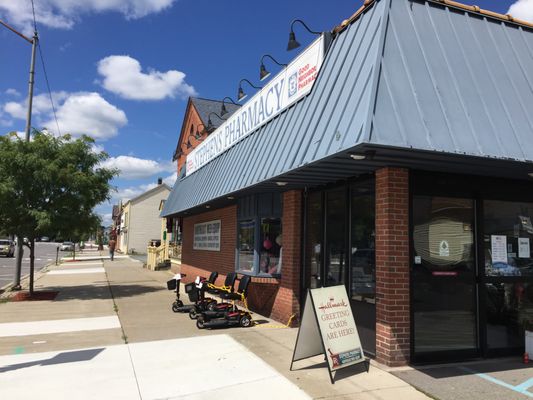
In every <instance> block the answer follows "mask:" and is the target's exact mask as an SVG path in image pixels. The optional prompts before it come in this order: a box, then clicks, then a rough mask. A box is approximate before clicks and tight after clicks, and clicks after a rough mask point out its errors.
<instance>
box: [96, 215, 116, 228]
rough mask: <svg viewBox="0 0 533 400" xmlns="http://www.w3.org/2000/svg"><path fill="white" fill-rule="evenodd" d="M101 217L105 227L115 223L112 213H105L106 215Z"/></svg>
mask: <svg viewBox="0 0 533 400" xmlns="http://www.w3.org/2000/svg"><path fill="white" fill-rule="evenodd" d="M99 215H100V218H102V225H103V226H109V225H111V224H112V223H113V220H112V217H113V214H112V213H105V214H99Z"/></svg>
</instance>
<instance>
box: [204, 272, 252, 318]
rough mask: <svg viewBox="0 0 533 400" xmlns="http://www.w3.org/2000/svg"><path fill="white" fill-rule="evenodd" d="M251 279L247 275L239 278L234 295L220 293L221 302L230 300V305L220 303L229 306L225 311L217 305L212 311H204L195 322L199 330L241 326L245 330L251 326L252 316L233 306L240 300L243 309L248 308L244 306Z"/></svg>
mask: <svg viewBox="0 0 533 400" xmlns="http://www.w3.org/2000/svg"><path fill="white" fill-rule="evenodd" d="M251 280H252V278H251V277H250V276H248V275H245V276H243V277H242V278H241V280H240V282H239V286H238V288H237V292H236V293H222V294H221V295H220V298H221V299H223V300H231V301H232V303H222V304H230V306H229V307H227V308H226V309H220V308H219V306H220V305H221V304H217V307H216V308H215V310H213V311H204V312H202V313H201V314H200V315H199V316H198V319H197V320H196V326H197V327H198V328H199V329H205V328H228V327H232V326H241V327H243V328H247V327H249V326H251V325H252V315H251V314H250V312H249V311H245V310H239V309H238V308H237V306H236V305H235V301H236V300H241V301H242V302H243V303H244V305H245V307H246V308H248V306H247V304H246V296H247V294H248V286H249V285H250V281H251Z"/></svg>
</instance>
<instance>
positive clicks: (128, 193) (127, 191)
mask: <svg viewBox="0 0 533 400" xmlns="http://www.w3.org/2000/svg"><path fill="white" fill-rule="evenodd" d="M156 186H157V183H148V184H145V185H139V186H129V187H124V188H119V189H118V191H117V192H116V194H115V195H114V196H113V200H115V203H117V202H118V200H122V202H123V203H124V202H126V201H128V200H131V199H133V198H134V197H137V196H139V195H140V194H143V193H144V192H147V191H148V190H150V189H153V188H155V187H156Z"/></svg>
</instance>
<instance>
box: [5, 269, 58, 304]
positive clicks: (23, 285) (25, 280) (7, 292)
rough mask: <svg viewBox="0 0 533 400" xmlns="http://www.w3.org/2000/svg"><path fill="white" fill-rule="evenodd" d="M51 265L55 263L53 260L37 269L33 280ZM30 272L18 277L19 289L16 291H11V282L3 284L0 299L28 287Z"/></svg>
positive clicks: (35, 280)
mask: <svg viewBox="0 0 533 400" xmlns="http://www.w3.org/2000/svg"><path fill="white" fill-rule="evenodd" d="M51 265H55V262H53V263H50V264H46V265H45V266H44V267H42V268H41V269H40V270H39V271H37V272H36V273H35V275H34V282H37V280H38V279H39V278H40V277H41V275H42V274H44V273H45V272H47V271H46V269H47V268H48V267H50V266H51ZM29 278H30V274H26V275H23V276H21V277H20V287H21V289H20V290H17V291H11V290H9V288H10V287H11V286H12V285H13V282H11V283H8V284H7V285H4V286H2V287H0V291H1V290H3V293H2V294H0V299H9V298H10V297H11V296H14V295H15V294H17V293H20V292H22V291H23V290H26V289H28V283H29Z"/></svg>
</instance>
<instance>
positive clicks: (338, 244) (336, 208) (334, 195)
mask: <svg viewBox="0 0 533 400" xmlns="http://www.w3.org/2000/svg"><path fill="white" fill-rule="evenodd" d="M326 221H327V222H326V282H325V285H326V286H334V285H340V284H343V283H344V273H345V271H346V270H345V266H346V241H345V238H346V232H345V229H346V189H345V188H340V189H335V190H330V191H328V192H326Z"/></svg>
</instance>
